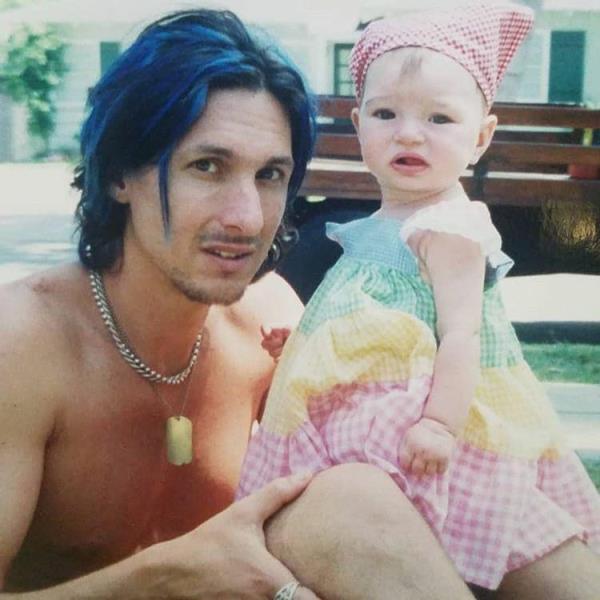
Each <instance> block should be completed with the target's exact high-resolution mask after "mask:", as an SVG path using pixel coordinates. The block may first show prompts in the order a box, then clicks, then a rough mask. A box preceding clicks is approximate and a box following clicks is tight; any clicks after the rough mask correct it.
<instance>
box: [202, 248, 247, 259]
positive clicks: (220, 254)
mask: <svg viewBox="0 0 600 600" xmlns="http://www.w3.org/2000/svg"><path fill="white" fill-rule="evenodd" d="M206 252H208V253H209V254H212V255H213V256H218V257H219V258H227V259H230V260H232V259H238V258H244V257H245V256H249V255H250V254H251V252H227V251H225V250H210V249H207V250H206Z"/></svg>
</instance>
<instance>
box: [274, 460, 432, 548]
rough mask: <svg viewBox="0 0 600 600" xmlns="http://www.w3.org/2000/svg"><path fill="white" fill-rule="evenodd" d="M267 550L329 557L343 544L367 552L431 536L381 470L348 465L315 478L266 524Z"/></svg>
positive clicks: (331, 469) (355, 464)
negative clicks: (417, 536)
mask: <svg viewBox="0 0 600 600" xmlns="http://www.w3.org/2000/svg"><path fill="white" fill-rule="evenodd" d="M266 534H267V546H268V547H269V548H270V549H271V550H272V551H273V552H274V553H276V555H278V556H281V557H283V556H285V555H288V554H290V553H291V554H294V555H295V554H296V553H304V552H305V551H307V550H308V548H309V547H310V550H311V554H313V555H314V553H319V554H323V555H329V553H331V552H341V551H342V549H343V547H344V546H353V548H354V551H355V552H356V551H357V550H358V549H359V548H361V547H362V548H363V549H364V550H365V551H369V550H368V549H369V548H380V549H381V548H383V547H385V546H387V543H386V540H390V541H391V540H393V541H394V543H398V537H399V536H401V537H402V539H406V538H405V535H407V534H408V537H409V538H410V537H412V536H415V535H419V536H422V535H423V536H425V538H426V539H427V538H429V537H431V541H432V543H435V542H434V539H433V534H431V532H430V531H429V528H428V527H427V525H426V524H425V522H424V521H423V520H422V518H421V516H420V515H419V514H418V513H417V511H416V510H415V509H414V508H413V506H412V505H411V504H410V503H409V502H408V500H407V499H406V497H405V496H404V494H403V493H402V492H401V490H400V489H399V488H398V487H397V486H396V484H395V483H394V482H393V481H392V479H391V478H390V477H389V476H388V475H387V473H385V472H384V471H382V470H380V469H378V468H376V467H374V466H371V465H367V464H359V463H350V464H344V465H339V466H335V467H332V468H330V469H328V470H326V471H323V472H321V473H319V474H318V475H316V476H315V477H314V479H313V481H312V482H311V483H310V484H309V486H308V487H307V489H306V490H305V491H304V492H303V493H302V495H301V496H300V497H299V498H298V499H297V500H295V501H294V502H293V503H291V504H290V505H288V506H287V507H285V508H284V509H283V510H281V511H280V512H279V513H278V514H277V515H276V516H275V517H274V518H272V519H271V520H270V521H269V523H268V524H267V528H266Z"/></svg>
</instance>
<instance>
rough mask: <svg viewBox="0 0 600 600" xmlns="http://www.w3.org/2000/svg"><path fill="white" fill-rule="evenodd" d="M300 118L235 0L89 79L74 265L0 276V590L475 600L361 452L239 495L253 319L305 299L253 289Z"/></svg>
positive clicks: (298, 137)
mask: <svg viewBox="0 0 600 600" xmlns="http://www.w3.org/2000/svg"><path fill="white" fill-rule="evenodd" d="M313 131H314V128H313V122H312V113H311V108H310V102H309V96H308V94H307V92H306V90H305V88H304V85H303V83H302V80H301V78H300V77H299V76H298V74H297V72H296V71H295V70H294V69H293V68H292V67H290V66H289V64H288V63H287V62H286V61H285V60H284V59H282V58H281V57H279V56H278V55H277V53H276V51H275V50H273V49H267V48H265V47H264V46H262V45H261V44H260V43H258V42H256V41H254V40H253V39H251V38H250V37H249V35H248V32H247V31H246V29H245V28H244V27H243V25H242V24H241V23H240V22H239V21H238V20H237V19H236V18H235V17H234V16H233V15H231V14H230V13H223V12H215V11H202V10H198V11H190V12H187V13H183V14H180V15H178V16H175V17H167V18H165V19H162V20H160V21H158V22H157V23H155V24H153V25H151V26H150V27H149V28H148V29H147V30H145V31H144V32H143V33H142V34H141V36H140V37H139V38H138V40H137V41H136V42H134V44H133V46H132V47H131V48H130V49H129V50H128V51H126V52H125V53H124V54H123V55H122V56H121V57H120V59H118V60H117V62H116V63H115V66H114V67H113V68H112V69H111V70H110V71H109V73H107V75H106V76H105V77H104V78H103V79H102V80H101V82H100V83H99V84H98V86H97V87H96V88H95V90H94V92H93V94H92V97H91V112H90V115H89V117H88V119H87V121H86V123H85V125H84V128H83V131H82V149H83V170H82V172H81V173H80V177H79V183H80V185H81V187H82V199H81V203H80V206H79V209H78V218H79V224H80V243H79V254H80V263H79V264H74V265H68V266H64V267H61V268H58V269H53V270H50V271H47V272H44V273H41V274H37V275H34V276H32V277H29V278H27V279H25V280H22V281H18V282H15V283H11V284H8V285H5V286H3V287H2V288H1V289H0V314H1V315H2V319H1V320H0V590H3V592H0V597H1V598H7V599H11V598H20V599H24V600H27V599H28V598H32V599H39V600H43V599H49V600H56V599H61V600H62V599H65V598H69V599H77V598H115V599H119V600H136V599H138V598H139V599H142V598H144V599H145V598H161V599H163V598H177V599H181V598H202V599H204V600H210V599H211V598H251V599H256V598H263V599H272V598H276V599H277V600H279V599H280V598H291V597H292V596H293V597H294V598H295V600H310V599H313V600H314V598H315V596H314V594H313V593H312V592H311V591H310V590H309V589H307V588H306V587H301V588H299V589H297V590H295V592H294V589H293V588H294V587H295V584H293V585H292V587H291V588H290V587H287V584H289V583H291V582H293V581H294V575H296V576H297V577H298V578H299V579H300V581H302V582H303V583H305V584H308V585H310V586H312V587H314V589H315V590H318V593H319V594H320V595H321V596H323V597H324V598H339V597H343V598H345V599H348V598H370V599H371V598H372V599H376V598H382V599H383V598H390V597H403V598H407V599H410V600H425V599H428V600H441V599H443V598H452V599H453V600H461V599H468V598H472V596H471V595H470V594H469V592H468V590H467V588H466V587H465V586H464V584H463V583H462V582H461V581H460V580H459V578H458V577H457V575H456V574H455V572H454V570H453V568H452V567H451V565H450V564H449V562H448V561H447V560H446V558H445V556H444V555H443V553H442V551H441V549H440V547H439V546H438V545H437V544H436V542H435V540H434V539H433V536H432V534H431V533H430V532H429V530H428V528H427V527H426V525H425V524H424V522H423V521H422V520H421V519H420V518H419V517H418V515H417V514H416V512H415V511H414V509H412V507H411V506H410V505H409V504H408V502H407V501H406V499H405V498H404V497H403V496H402V495H401V494H400V493H399V492H398V491H397V488H396V486H394V485H393V484H392V483H391V481H390V480H389V479H388V478H387V476H386V475H385V474H384V473H381V472H379V471H376V470H375V469H373V468H371V467H367V466H365V465H346V466H344V467H339V468H336V469H332V470H331V471H329V472H325V473H323V474H321V475H319V476H317V477H315V478H314V480H313V481H311V482H310V483H309V481H308V479H306V478H299V479H295V480H294V479H288V480H285V479H284V480H280V481H276V482H274V483H273V484H271V485H270V486H268V487H267V488H265V489H264V490H262V491H260V492H258V493H257V494H255V495H254V496H251V497H249V498H247V499H245V500H243V501H241V502H239V503H237V504H235V505H233V506H229V505H230V503H231V501H232V498H233V493H234V489H235V486H236V484H237V480H238V475H239V470H240V466H241V462H242V456H243V453H244V450H245V447H246V443H247V440H248V436H249V434H250V430H251V427H252V423H253V422H254V420H255V419H256V418H257V417H258V416H259V413H260V409H261V402H262V399H263V397H264V395H265V392H266V390H267V387H268V385H269V382H270V379H271V375H272V371H273V366H274V365H273V362H272V360H271V359H270V357H269V356H268V354H267V353H266V352H264V351H262V350H261V348H260V342H261V336H260V327H261V325H264V324H269V323H277V322H286V323H294V322H295V321H296V320H297V318H298V316H299V313H300V310H301V306H300V303H299V301H298V299H297V298H296V296H295V295H294V294H293V292H292V291H291V290H290V288H289V287H288V286H287V285H286V284H285V283H284V282H283V281H282V280H281V279H279V278H278V277H277V276H276V275H274V274H267V275H265V276H264V277H262V278H261V279H260V280H259V281H257V282H256V283H254V284H253V285H249V283H250V282H251V280H252V279H253V278H254V277H255V274H256V272H257V270H258V269H259V267H261V265H262V264H263V263H264V261H265V258H266V257H267V254H268V252H269V250H270V249H271V248H272V242H273V238H274V236H275V235H276V232H277V230H278V227H279V223H280V220H281V217H282V214H283V212H284V208H285V205H286V200H287V199H289V198H291V197H293V195H294V193H295V192H296V190H297V189H298V186H299V184H300V182H301V180H302V178H303V176H304V171H305V167H306V163H307V161H308V159H309V156H310V152H311V148H312V142H313ZM277 241H278V238H276V242H277ZM276 245H277V244H276ZM273 254H277V252H276V251H274V252H273ZM267 262H269V261H267ZM92 279H93V282H92ZM92 284H93V285H92ZM92 290H94V292H93V291H92ZM134 355H137V357H138V359H137V362H136V359H135V358H134V357H133V356H134ZM126 356H127V357H128V360H126ZM130 363H133V365H134V366H135V367H136V369H135V370H134V368H132V365H131V364H130ZM145 365H149V366H148V367H147V368H144V367H145ZM153 371H156V372H158V373H157V374H153ZM177 374H179V375H177ZM165 380H168V381H170V383H167V382H165ZM172 417H175V418H174V419H173V418H172ZM188 419H189V423H191V424H193V427H192V431H191V437H190V430H189V428H188V425H187V424H188V421H187V420H188ZM167 421H168V423H169V425H168V429H169V431H170V432H171V433H173V432H175V434H174V435H171V436H170V437H169V436H167V435H166V429H167ZM189 461H191V462H189ZM172 463H177V464H172ZM181 463H183V464H181ZM307 485H308V488H306V486H307ZM305 488H306V493H304V494H303V495H302V496H301V497H300V498H299V500H297V501H296V502H295V503H292V504H289V505H288V506H287V507H286V508H285V509H284V510H283V511H280V509H281V508H282V506H283V505H285V504H286V503H288V502H290V501H292V500H293V499H294V498H296V497H297V496H298V494H300V493H301V492H302V491H303V490H305ZM278 511H279V512H278ZM275 513H278V514H275ZM273 515H275V516H273ZM270 517H272V518H270ZM269 518H270V519H269ZM267 519H269V523H268V524H267V527H266V538H267V539H266V541H267V545H268V549H269V551H270V552H272V553H273V555H274V556H277V557H279V558H280V559H282V560H284V561H285V564H286V565H288V566H289V569H288V567H286V566H284V564H282V562H279V561H278V560H277V559H276V558H275V557H274V556H273V555H272V554H270V553H269V551H267V547H266V546H265V532H264V531H263V525H264V523H265V521H266V520H267ZM290 569H291V571H293V572H294V575H293V574H292V572H291V571H290ZM432 573H435V577H432V576H431V574H432ZM281 588H283V589H287V590H288V593H287V595H286V593H285V592H284V591H283V590H282V589H281ZM523 597H525V596H523Z"/></svg>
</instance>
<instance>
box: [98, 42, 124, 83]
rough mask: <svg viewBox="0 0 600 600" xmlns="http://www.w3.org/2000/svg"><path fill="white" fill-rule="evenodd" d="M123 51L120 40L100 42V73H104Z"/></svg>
mask: <svg viewBox="0 0 600 600" xmlns="http://www.w3.org/2000/svg"><path fill="white" fill-rule="evenodd" d="M120 53H121V45H120V44H119V42H100V73H101V74H102V75H104V73H106V71H107V70H108V67H110V65H111V64H112V63H113V61H114V60H115V58H117V56H119V54H120Z"/></svg>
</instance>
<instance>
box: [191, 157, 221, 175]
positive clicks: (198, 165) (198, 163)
mask: <svg viewBox="0 0 600 600" xmlns="http://www.w3.org/2000/svg"><path fill="white" fill-rule="evenodd" d="M192 166H193V167H194V168H195V169H197V170H198V171H202V172H203V173H216V172H217V163H215V161H214V160H210V159H209V158H201V159H200V160H195V161H194V162H193V163H192Z"/></svg>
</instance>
